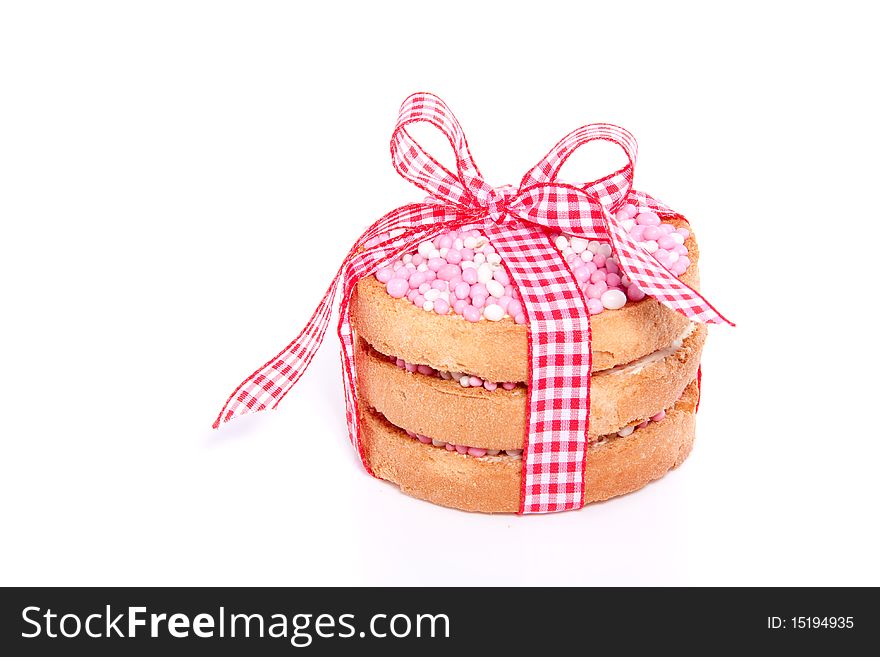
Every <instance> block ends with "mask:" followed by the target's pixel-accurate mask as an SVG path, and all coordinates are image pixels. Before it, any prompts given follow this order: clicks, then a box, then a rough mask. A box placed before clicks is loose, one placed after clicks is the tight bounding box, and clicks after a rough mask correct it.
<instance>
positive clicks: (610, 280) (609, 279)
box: [605, 274, 620, 287]
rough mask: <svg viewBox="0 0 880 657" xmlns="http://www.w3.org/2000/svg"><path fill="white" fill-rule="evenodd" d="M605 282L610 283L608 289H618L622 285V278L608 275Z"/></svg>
mask: <svg viewBox="0 0 880 657" xmlns="http://www.w3.org/2000/svg"><path fill="white" fill-rule="evenodd" d="M605 282H606V283H608V287H617V286H618V285H620V276H618V275H617V274H608V275H607V276H606V277H605Z"/></svg>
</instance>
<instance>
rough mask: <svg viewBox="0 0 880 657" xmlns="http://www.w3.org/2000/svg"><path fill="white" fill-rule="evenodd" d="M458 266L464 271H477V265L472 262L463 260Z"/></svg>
mask: <svg viewBox="0 0 880 657" xmlns="http://www.w3.org/2000/svg"><path fill="white" fill-rule="evenodd" d="M458 266H459V267H461V268H462V269H476V268H477V263H476V262H473V261H472V260H462V261H461V262H460V263H459V265H458Z"/></svg>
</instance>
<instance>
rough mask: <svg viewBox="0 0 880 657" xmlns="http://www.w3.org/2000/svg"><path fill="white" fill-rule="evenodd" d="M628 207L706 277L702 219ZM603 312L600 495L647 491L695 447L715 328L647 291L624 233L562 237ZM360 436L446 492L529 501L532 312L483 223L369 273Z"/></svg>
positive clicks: (514, 505)
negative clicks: (629, 259)
mask: <svg viewBox="0 0 880 657" xmlns="http://www.w3.org/2000/svg"><path fill="white" fill-rule="evenodd" d="M628 207H629V209H625V214H626V213H628V215H627V216H626V217H625V222H626V224H625V225H626V228H627V229H628V230H629V232H630V234H631V235H632V236H633V237H634V238H635V239H636V240H638V241H639V242H640V243H641V244H642V245H643V246H644V247H645V249H646V250H648V251H649V252H652V253H653V254H654V256H655V257H656V258H657V259H658V261H660V262H661V263H662V264H664V265H665V266H666V267H667V268H668V269H669V270H670V271H672V272H673V273H674V274H676V275H677V276H678V277H679V278H680V279H681V280H682V281H684V282H685V283H687V284H688V285H690V286H691V287H693V288H694V289H699V274H698V271H697V260H698V250H697V244H696V242H695V240H694V237H693V235H692V234H691V231H690V226H689V225H688V224H687V223H686V222H684V221H682V220H680V219H675V220H668V219H663V220H661V219H660V218H659V217H658V216H657V215H656V214H654V213H652V212H643V213H638V212H636V211H635V208H633V207H632V206H628ZM548 238H549V239H551V240H553V239H555V244H556V247H557V248H558V249H559V250H560V251H561V252H562V254H563V256H564V257H565V258H566V260H567V261H568V263H569V265H570V267H571V269H572V272H573V275H574V276H575V277H576V279H577V280H578V281H579V283H580V285H581V287H582V289H583V290H584V298H585V299H586V300H587V307H588V309H589V312H590V314H591V325H592V383H591V390H590V395H591V400H590V428H589V436H588V439H589V442H588V449H587V463H586V468H585V485H586V501H587V502H596V501H600V500H605V499H608V498H611V497H615V496H617V495H623V494H626V493H630V492H632V491H635V490H637V489H639V488H642V487H643V486H645V485H646V484H648V483H649V482H651V481H652V480H655V479H657V478H659V477H662V476H663V475H664V474H665V473H667V472H668V471H669V470H671V469H673V468H675V467H677V466H678V465H680V464H681V463H682V461H684V459H685V458H687V456H688V454H689V453H690V451H691V447H692V445H693V441H694V414H695V411H696V406H697V402H698V399H699V383H698V380H697V377H698V369H699V364H700V354H701V351H702V348H703V343H704V341H705V338H706V327H705V326H704V325H702V324H697V323H693V322H691V321H690V320H688V319H687V318H686V317H684V316H683V315H681V314H679V313H677V312H675V311H673V310H670V309H669V308H667V307H666V306H664V305H662V304H660V303H659V302H657V301H656V300H655V299H653V298H651V297H647V296H645V295H644V293H642V292H641V290H639V289H638V288H637V287H636V286H635V285H634V284H633V283H631V282H630V281H629V280H627V278H626V276H624V275H622V272H621V271H620V270H619V268H618V267H617V263H616V261H615V259H614V257H613V255H612V252H611V249H610V246H609V245H607V244H604V243H602V242H596V241H592V242H588V241H586V240H581V239H578V238H568V237H566V236H564V235H557V236H555V238H554V236H553V235H550V236H549V237H548ZM351 304H352V306H351V321H352V325H353V327H354V330H355V333H356V337H357V339H356V367H357V384H358V388H359V395H360V404H359V406H360V413H361V426H362V440H363V445H364V450H365V456H366V459H367V462H368V464H369V466H370V468H371V469H372V471H373V473H374V474H376V475H377V476H378V477H381V478H382V479H386V480H388V481H390V482H393V483H394V484H396V485H397V486H399V487H400V489H401V490H402V491H403V492H405V493H407V494H408V495H412V496H414V497H418V498H421V499H424V500H428V501H430V502H434V503H436V504H442V505H445V506H449V507H454V508H457V509H464V510H468V511H481V512H493V513H499V512H510V513H515V512H517V511H518V510H519V508H520V494H521V469H522V463H523V461H522V454H523V449H524V446H525V443H526V441H527V436H526V427H527V408H528V370H529V353H528V333H527V332H528V321H527V319H526V316H525V311H524V309H523V307H522V304H521V303H520V301H519V298H518V296H517V293H516V290H515V288H513V287H512V286H511V284H510V280H509V276H508V275H507V272H506V270H505V268H504V263H503V261H502V260H501V258H500V257H499V255H498V254H497V253H495V251H494V249H493V248H492V245H491V243H489V241H488V240H487V239H486V238H485V237H484V236H482V235H481V234H480V233H478V232H477V231H471V232H464V233H456V232H454V231H453V232H447V233H444V234H442V235H441V236H439V237H437V238H435V239H434V240H432V241H430V242H424V243H423V244H420V245H419V247H418V251H416V252H413V253H410V254H406V255H404V256H403V257H401V258H400V259H399V260H398V261H397V262H395V263H394V265H393V266H390V267H387V268H384V269H382V270H380V271H378V272H376V274H375V275H373V276H369V277H367V278H364V279H362V280H361V281H360V282H359V283H358V285H357V289H356V291H355V294H354V296H353V298H352V302H351Z"/></svg>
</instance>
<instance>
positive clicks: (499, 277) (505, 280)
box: [493, 268, 510, 285]
mask: <svg viewBox="0 0 880 657" xmlns="http://www.w3.org/2000/svg"><path fill="white" fill-rule="evenodd" d="M493 278H494V279H495V280H496V281H498V282H499V283H501V284H502V285H510V276H508V275H507V272H506V271H504V269H503V268H501V269H499V270H498V271H496V272H495V274H494V275H493Z"/></svg>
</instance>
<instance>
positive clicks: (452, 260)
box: [446, 249, 461, 265]
mask: <svg viewBox="0 0 880 657" xmlns="http://www.w3.org/2000/svg"><path fill="white" fill-rule="evenodd" d="M446 262H448V263H449V264H450V265H457V264H458V263H460V262H461V251H459V250H458V249H449V251H447V252H446Z"/></svg>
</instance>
